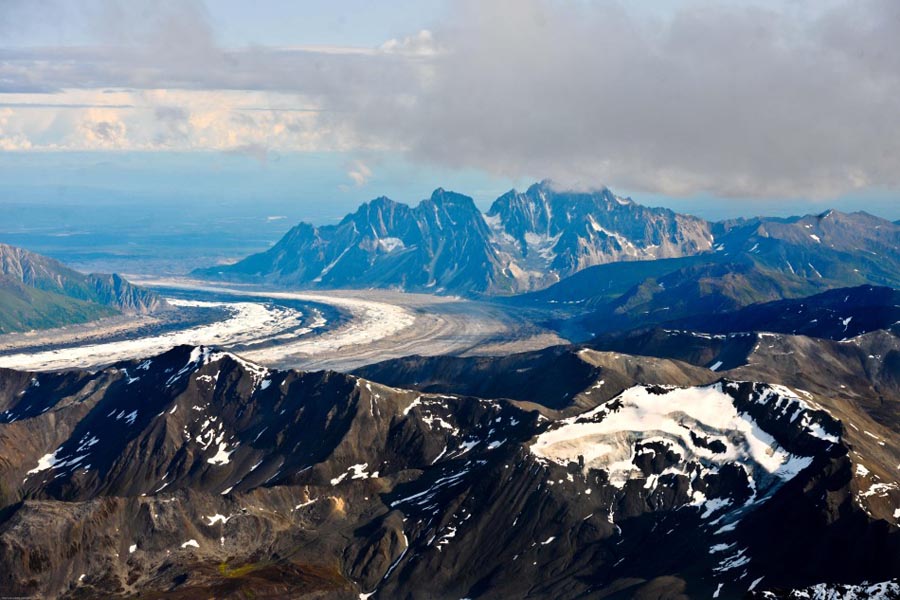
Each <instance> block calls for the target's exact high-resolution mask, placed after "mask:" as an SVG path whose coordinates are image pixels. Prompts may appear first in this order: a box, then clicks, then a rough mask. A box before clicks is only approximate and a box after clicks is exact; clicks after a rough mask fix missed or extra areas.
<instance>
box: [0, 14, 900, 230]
mask: <svg viewBox="0 0 900 600" xmlns="http://www.w3.org/2000/svg"><path fill="white" fill-rule="evenodd" d="M898 30H900V3H897V2H896V1H895V0H817V1H807V0H781V1H778V2H775V1H773V0H756V1H753V0H746V1H745V0H733V1H729V2H712V1H709V0H654V1H646V2H641V3H634V2H613V1H605V0H593V1H592V0H568V1H566V0H453V1H449V0H447V1H438V0H417V1H407V0H395V1H392V2H390V3H386V2H383V3H375V2H371V1H369V2H365V1H361V0H350V1H343V2H335V1H331V2H325V1H322V0H306V1H303V2H286V1H285V2H276V1H271V0H269V1H265V0H261V1H257V2H254V3H248V2H243V1H238V0H208V1H206V2H204V1H202V0H156V1H153V0H0V204H2V203H4V202H11V201H13V200H15V201H16V202H23V201H24V202H30V201H33V202H41V201H49V200H53V201H67V202H95V203H96V202H108V203H110V204H111V205H113V206H115V205H116V204H122V203H129V202H159V203H165V202H184V201H194V202H200V203H216V202H224V203H235V202H237V203H239V202H247V203H254V202H257V203H259V202H263V203H264V204H265V207H266V210H277V208H278V206H279V203H282V204H283V205H284V206H285V207H290V208H291V211H290V212H291V214H292V215H293V214H295V213H296V214H300V213H303V214H306V215H308V216H309V218H310V219H311V220H314V221H318V222H330V221H333V220H335V219H337V218H339V214H342V211H345V209H349V208H352V207H353V206H356V205H358V204H359V203H360V202H362V201H365V200H367V199H370V198H373V197H376V196H380V195H388V196H391V197H393V198H395V199H397V200H400V201H404V202H409V203H415V202H417V201H418V200H420V199H421V198H424V197H426V196H427V195H428V194H430V192H431V190H432V189H434V188H436V187H438V186H441V187H445V188H448V189H455V190H457V191H460V192H462V193H466V194H468V195H471V196H473V197H475V198H476V201H478V203H479V204H480V205H482V206H486V205H487V204H488V203H489V202H490V200H492V199H493V198H494V197H496V196H497V195H499V194H500V193H502V192H503V191H505V190H507V189H509V188H512V187H517V188H522V187H526V186H527V185H528V184H529V183H531V182H533V181H535V180H539V179H544V178H549V179H552V180H553V181H554V182H556V183H557V185H558V186H559V187H562V188H571V189H589V188H597V187H602V186H609V187H611V188H612V189H613V190H614V191H616V192H617V193H620V194H622V195H628V196H631V197H633V198H634V199H636V200H637V201H639V202H643V203H647V204H652V205H663V206H669V207H671V208H674V209H676V210H684V211H686V212H693V213H695V214H700V215H701V216H705V217H707V218H713V219H718V218H726V217H733V216H738V215H747V216H750V215H757V214H774V215H788V214H802V213H808V212H815V211H818V210H822V209H824V208H826V207H837V208H839V209H842V210H848V211H852V210H867V211H869V212H872V213H874V214H878V215H881V216H885V217H887V218H890V219H900V202H897V200H896V198H897V189H898V187H900V111H897V110H896V105H897V100H896V99H897V98H898V97H900V36H897V35H896V32H897V31H898Z"/></svg>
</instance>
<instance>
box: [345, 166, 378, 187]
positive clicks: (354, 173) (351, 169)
mask: <svg viewBox="0 0 900 600" xmlns="http://www.w3.org/2000/svg"><path fill="white" fill-rule="evenodd" d="M347 177H349V178H350V180H351V181H353V185H354V186H356V187H362V186H364V185H366V184H367V183H369V179H371V178H372V169H370V168H369V167H368V166H367V165H366V164H365V163H364V162H363V161H361V160H354V161H353V162H351V163H350V165H348V167H347Z"/></svg>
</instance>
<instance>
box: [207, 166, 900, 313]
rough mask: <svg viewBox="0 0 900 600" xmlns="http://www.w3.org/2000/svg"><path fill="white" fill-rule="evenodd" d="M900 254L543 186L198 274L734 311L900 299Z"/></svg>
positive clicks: (824, 221) (325, 232) (284, 244)
mask: <svg viewBox="0 0 900 600" xmlns="http://www.w3.org/2000/svg"><path fill="white" fill-rule="evenodd" d="M898 248H900V226H898V225H897V224H896V223H892V222H890V221H886V220H883V219H880V218H877V217H874V216H872V215H868V214H866V213H853V214H844V213H840V212H837V211H827V212H825V213H822V214H819V215H807V216H804V217H793V218H789V219H782V218H755V219H738V220H730V221H723V222H718V223H711V222H707V221H704V220H702V219H700V218H697V217H693V216H689V215H682V214H677V213H675V212H673V211H671V210H668V209H663V208H648V207H645V206H641V205H640V204H637V203H636V202H634V201H633V200H631V199H627V198H622V197H619V196H616V195H615V194H613V193H612V192H611V191H610V190H608V189H602V190H598V191H593V192H568V191H560V190H557V189H556V188H555V187H554V186H553V184H552V183H550V182H547V181H544V182H542V183H539V184H535V185H533V186H531V187H530V188H528V190H527V191H526V192H524V193H519V192H516V191H514V190H513V191H510V192H508V193H506V194H504V195H503V196H501V197H499V198H498V199H497V200H495V201H494V203H493V204H492V206H491V207H490V209H489V210H488V212H487V213H484V214H483V213H481V212H480V211H479V209H478V208H477V206H476V205H475V202H474V201H473V200H472V199H471V198H469V197H467V196H463V195H460V194H456V193H453V192H447V191H445V190H443V189H438V190H436V191H435V192H434V193H433V194H432V196H431V198H429V199H427V200H423V201H422V202H421V203H420V204H419V205H418V206H416V207H410V206H407V205H405V204H400V203H397V202H394V201H392V200H390V199H388V198H378V199H376V200H373V201H371V202H368V203H365V204H363V205H362V206H361V207H360V208H359V209H358V210H357V211H356V212H355V213H353V214H351V215H348V216H346V217H345V218H344V219H343V220H342V221H341V222H340V223H339V224H337V225H325V226H318V227H317V226H313V225H310V224H306V223H301V224H300V225H298V226H296V227H294V228H293V229H291V230H290V231H289V232H288V233H287V234H286V235H285V236H284V237H283V238H282V239H281V240H280V241H279V242H278V243H276V244H275V245H274V246H273V247H272V248H270V249H269V250H267V251H265V252H262V253H260V254H256V255H253V256H250V257H248V258H246V259H244V260H242V261H239V262H237V263H235V264H232V265H223V266H216V267H210V268H205V269H200V270H197V271H195V273H194V274H195V275H197V276H200V277H204V278H211V279H223V280H235V281H245V282H265V283H272V284H279V285H291V286H295V287H304V288H353V287H357V288H367V287H376V288H392V289H401V290H406V291H418V292H432V293H447V294H463V295H467V296H482V295H489V296H509V295H514V294H522V293H525V296H524V298H525V300H524V301H526V302H529V301H541V300H542V299H543V300H556V301H557V302H559V301H560V299H564V301H565V302H568V303H587V304H588V305H589V304H591V303H597V302H601V301H610V300H613V299H614V298H616V297H619V298H621V301H622V302H623V303H629V302H630V303H632V304H633V303H635V302H643V301H645V300H643V299H645V298H646V299H648V300H650V301H651V302H652V303H656V304H660V305H662V304H664V303H667V302H670V300H669V299H668V296H671V295H672V294H673V293H675V292H671V291H669V292H665V293H664V294H663V297H660V293H661V292H662V290H664V289H666V287H667V285H666V284H669V285H670V286H675V287H678V285H679V284H681V283H683V282H691V283H693V284H696V283H697V282H698V280H700V279H703V283H702V284H700V285H699V287H700V288H702V289H701V290H693V291H692V290H681V291H679V292H678V294H688V295H690V294H694V295H695V296H696V295H698V294H702V295H706V292H707V290H712V291H715V292H716V293H718V294H719V295H720V296H721V297H722V299H723V301H722V303H721V304H722V307H723V309H731V308H736V307H738V306H743V305H746V304H750V303H753V302H759V301H766V300H777V299H781V298H784V297H800V296H803V295H808V294H811V293H815V292H817V291H823V290H825V289H830V288H835V287H847V286H853V285H861V284H873V285H887V286H897V285H900V258H898V257H900V253H898ZM735 274H737V276H735ZM664 277H668V278H669V280H668V281H663V280H662V278H664ZM659 283H661V284H662V285H657V284H659ZM641 286H643V288H642V287H641ZM648 286H650V287H653V286H655V287H658V288H659V290H658V291H655V290H653V289H650V287H648ZM669 289H671V288H669ZM527 292H533V294H528V293H527ZM625 294H630V295H631V296H632V297H636V299H635V298H627V297H625V296H624V295H625ZM652 308H653V307H652V306H650V307H648V310H651V309H652Z"/></svg>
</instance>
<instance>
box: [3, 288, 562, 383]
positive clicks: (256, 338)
mask: <svg viewBox="0 0 900 600" xmlns="http://www.w3.org/2000/svg"><path fill="white" fill-rule="evenodd" d="M138 283H140V285H142V286H143V287H146V288H148V289H153V290H156V291H157V292H158V293H159V294H160V295H161V296H163V297H166V298H167V300H168V302H169V304H171V305H173V306H174V307H175V308H176V309H177V310H176V311H175V312H176V314H178V311H183V310H185V309H187V310H194V311H196V310H198V309H201V310H202V309H205V310H206V311H207V313H206V315H205V318H203V319H201V321H200V322H194V321H193V320H190V319H187V318H185V319H179V318H178V317H176V316H174V315H169V316H151V315H145V316H142V317H139V318H131V319H129V320H128V321H127V322H125V321H123V320H121V319H112V320H102V321H96V322H94V323H91V324H85V325H80V326H78V328H77V329H76V330H75V331H69V329H68V328H66V329H65V330H45V331H39V332H31V333H29V334H14V335H7V336H0V367H6V368H18V369H29V370H54V369H69V368H97V367H101V366H105V365H108V364H110V363H112V362H115V361H119V360H125V359H133V358H140V357H141V356H145V355H148V354H152V353H154V352H161V351H164V350H166V349H168V348H171V347H173V346H177V345H179V344H213V345H216V346H219V347H222V348H227V349H231V350H235V351H240V353H241V355H242V356H244V357H246V358H248V359H250V360H254V361H257V362H259V363H260V364H264V365H267V366H271V367H279V368H301V369H305V370H318V369H333V370H350V369H354V368H357V367H360V366H363V365H366V364H369V363H373V362H377V361H381V360H385V359H389V358H400V357H403V356H407V355H410V354H421V355H440V354H459V355H472V354H490V353H507V352H519V351H525V350H534V349H538V348H542V347H546V346H550V345H554V344H560V343H565V340H564V339H563V338H560V337H559V336H558V335H556V334H555V333H553V332H551V331H549V330H546V329H544V328H542V327H540V326H538V325H536V324H535V323H534V322H533V320H534V319H536V318H538V317H539V316H540V314H541V313H539V312H538V311H534V310H527V309H518V308H515V307H503V306H499V305H495V304H492V303H489V302H479V301H472V300H466V299H463V298H459V297H447V296H432V295H426V294H409V293H402V292H391V291H387V290H340V291H338V290H332V291H316V292H314V293H310V292H291V291H285V290H284V289H283V288H281V289H273V288H265V287H260V286H241V287H237V286H225V285H215V284H211V283H204V282H200V281H195V280H188V279H146V280H139V281H138ZM198 318H199V317H198Z"/></svg>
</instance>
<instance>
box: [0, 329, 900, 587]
mask: <svg viewBox="0 0 900 600" xmlns="http://www.w3.org/2000/svg"><path fill="white" fill-rule="evenodd" d="M673 335H676V334H673ZM748 336H749V337H748ZM697 344H698V346H704V345H706V346H707V347H708V348H709V349H710V351H709V353H708V354H709V355H710V356H712V357H713V358H716V357H719V356H721V355H723V354H726V353H727V354H729V355H730V356H732V359H731V360H732V364H731V365H730V366H729V368H727V369H726V368H722V369H719V370H718V371H717V370H714V369H711V368H706V367H704V366H702V365H699V364H692V363H691V362H686V361H683V360H677V359H673V358H660V357H648V356H641V355H640V354H638V353H635V354H624V353H623V352H622V351H621V350H617V351H606V350H602V349H599V348H595V347H592V346H580V347H557V348H552V349H549V350H544V351H540V352H532V353H526V354H520V355H512V356H507V357H497V358H469V359H461V358H453V357H432V358H427V359H426V358H416V357H411V358H408V359H400V360H397V361H390V362H388V363H383V364H379V365H374V366H372V367H368V368H365V369H364V370H363V371H361V372H360V373H358V374H355V375H350V374H340V373H333V372H327V371H326V372H317V373H303V372H297V371H274V370H269V369H266V368H264V367H261V366H258V365H255V364H252V363H249V362H247V361H244V360H242V359H241V358H239V357H238V356H235V355H233V354H229V353H226V352H221V351H217V350H215V349H212V348H204V347H178V348H175V349H173V350H171V351H169V352H166V353H165V354H162V355H159V356H155V357H150V358H147V359H143V360H139V361H127V362H122V363H119V364H116V365H115V366H113V367H110V368H107V369H103V370H101V371H99V372H96V373H88V372H82V371H69V372H64V373H40V374H37V373H23V372H15V371H3V372H2V377H0V409H2V412H0V450H2V451H0V456H2V457H3V458H2V460H0V474H2V477H0V481H2V482H4V483H3V485H4V487H3V490H2V494H0V505H2V508H0V515H2V518H0V589H2V590H3V591H4V593H7V594H13V595H40V596H44V597H67V598H92V597H106V598H112V597H163V596H164V597H174V598H208V597H234V598H245V597H251V596H252V597H255V598H283V597H310V598H362V597H365V598H394V597H404V598H454V599H458V598H463V597H466V598H508V597H553V598H563V599H564V598H584V597H607V598H631V597H635V598H651V597H653V598H656V597H720V598H733V597H742V596H744V595H745V594H750V595H752V594H754V593H759V594H771V595H766V596H763V595H761V596H759V597H787V596H783V595H780V594H786V593H789V591H790V590H803V589H806V588H811V587H813V586H824V587H823V588H822V589H825V590H826V591H827V590H830V589H833V587H832V586H831V585H830V582H841V583H842V584H852V585H857V586H862V588H860V589H866V588H865V586H868V585H870V584H872V582H888V581H889V580H890V579H891V578H892V577H895V576H896V575H897V574H898V573H900V527H898V521H900V514H898V511H896V509H895V507H896V506H898V503H900V489H898V487H897V484H896V483H894V479H895V468H896V465H897V464H900V451H898V448H897V447H896V444H895V443H894V442H893V438H892V435H893V434H892V432H893V431H896V427H897V412H896V406H897V402H898V400H900V379H898V378H897V377H896V371H895V370H892V369H885V368H871V369H868V370H859V369H857V368H856V367H855V363H854V361H859V362H860V363H865V362H866V360H867V359H866V357H867V356H869V355H873V354H878V355H880V356H893V357H896V356H900V338H898V337H897V335H896V334H893V333H891V332H888V331H884V330H877V331H872V332H869V333H867V334H863V335H861V336H858V337H857V338H855V340H854V343H853V344H851V345H846V344H840V343H837V342H833V341H830V340H821V339H816V338H810V337H806V336H796V335H782V334H767V335H760V334H741V335H739V336H721V337H713V336H698V342H697ZM734 344H737V345H738V346H739V347H740V348H741V349H742V353H743V354H742V355H741V356H740V357H737V354H735V351H734V349H730V350H729V349H728V348H726V347H727V346H730V345H734ZM785 352H788V355H789V356H790V360H784V358H783V357H784V356H785ZM738 354H740V353H738ZM813 361H815V362H816V364H818V365H819V368H818V369H817V370H816V371H815V372H810V371H808V370H805V369H797V368H796V365H798V364H799V365H808V364H812V362H813ZM894 362H896V360H895V361H894ZM876 364H880V363H873V366H875V365H876ZM554 373H556V374H559V375H563V374H565V375H566V376H565V377H562V378H560V377H557V378H555V379H554V378H553V374H554ZM485 374H489V375H490V377H485ZM369 377H371V378H372V379H381V380H383V381H384V383H376V382H375V381H373V380H372V379H369ZM551 379H553V381H555V382H556V385H552V384H551V383H549V381H548V380H551ZM542 381H543V382H545V389H544V391H542V390H541V389H540V388H539V387H535V384H536V383H537V382H542ZM754 382H755V383H754ZM873 386H874V387H875V388H877V390H878V393H879V396H878V397H877V398H880V399H876V397H875V396H873V395H872V388H873ZM547 391H552V393H546V392H547ZM475 393H477V394H478V395H475ZM864 582H865V583H864ZM881 585H882V586H883V587H885V589H887V590H888V591H891V590H893V591H895V592H896V591H897V590H896V589H894V588H893V587H891V586H893V585H894V584H890V583H884V584H881ZM798 593H799V592H798ZM672 594H675V596H673V595H672ZM776 594H779V595H776ZM885 597H891V596H885Z"/></svg>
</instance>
